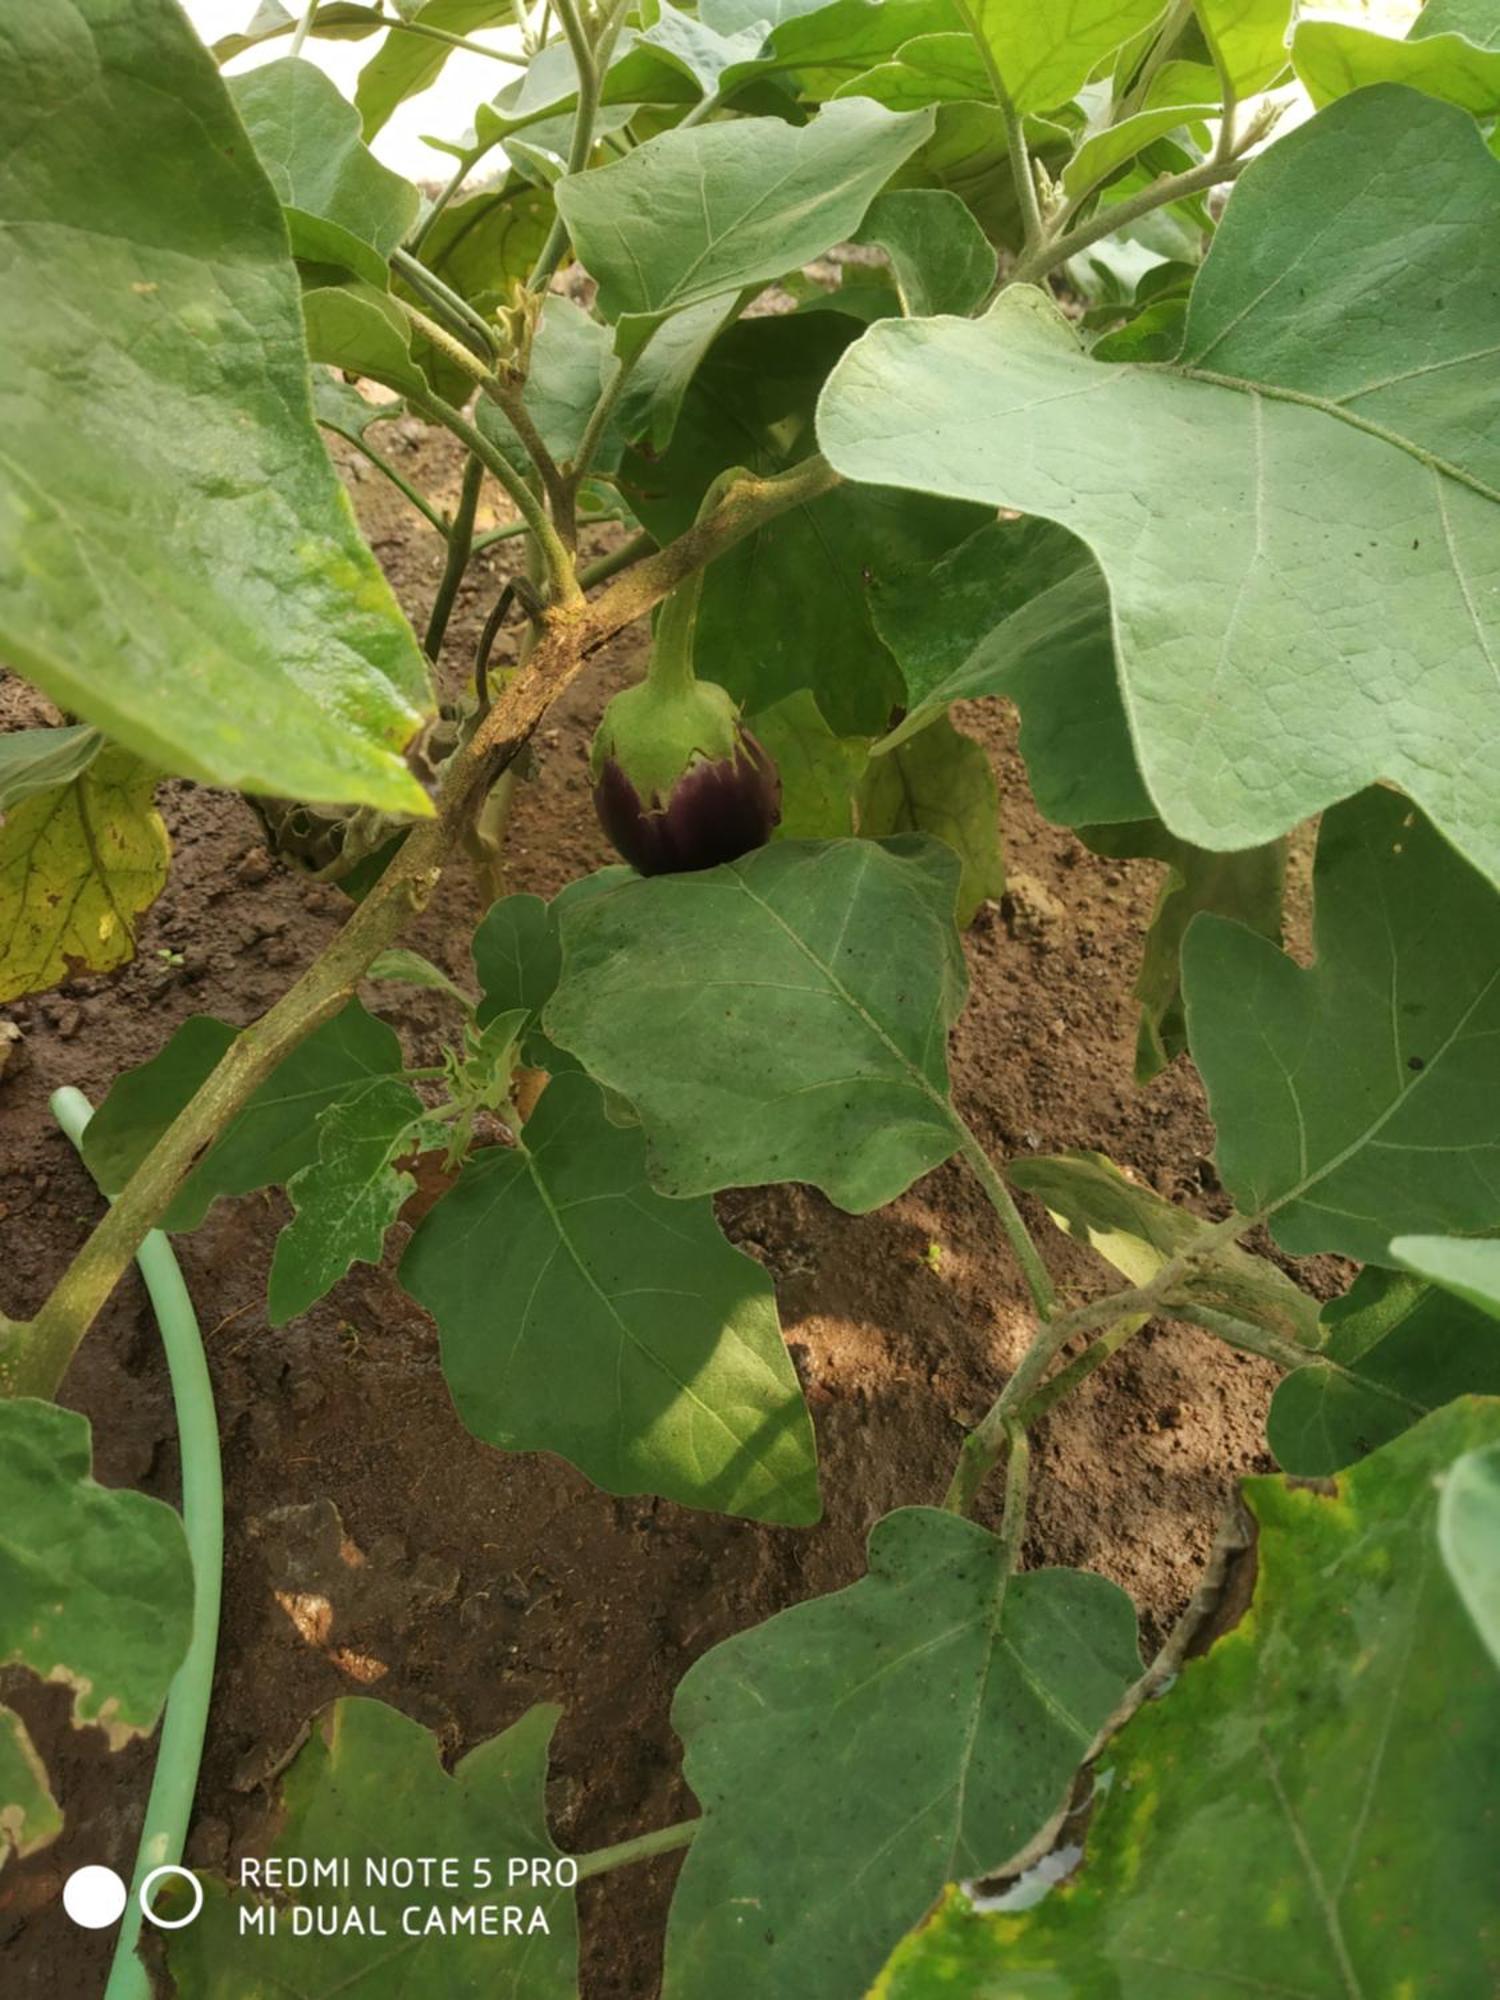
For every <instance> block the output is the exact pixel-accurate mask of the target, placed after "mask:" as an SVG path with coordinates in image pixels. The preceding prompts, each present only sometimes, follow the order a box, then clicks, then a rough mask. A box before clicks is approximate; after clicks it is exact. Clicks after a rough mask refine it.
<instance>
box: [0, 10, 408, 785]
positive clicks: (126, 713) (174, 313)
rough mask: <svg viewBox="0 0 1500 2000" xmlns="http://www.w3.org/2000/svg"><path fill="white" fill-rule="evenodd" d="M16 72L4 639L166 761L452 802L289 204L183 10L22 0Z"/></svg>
mask: <svg viewBox="0 0 1500 2000" xmlns="http://www.w3.org/2000/svg"><path fill="white" fill-rule="evenodd" d="M0 61H3V66H4V69H5V72H6V75H7V77H8V79H9V82H8V87H7V92H6V109H5V112H4V114H3V126H4V132H3V140H0V163H3V164H0V226H3V233H4V240H5V244H6V252H5V267H4V281H3V283H0V399H3V401H4V404H5V408H6V411H7V417H6V430H5V448H4V454H3V461H0V547H3V549H4V555H3V556H0V651H4V652H5V653H6V654H7V655H8V657H9V658H10V659H11V660H12V662H13V663H14V664H15V665H16V666H17V667H18V668H20V670H21V671H22V672H23V673H25V674H26V675H28V676H29V677H30V679H32V680H34V681H35V682H36V683H37V684H38V686H40V687H43V688H45V689H46V691H47V692H48V694H50V695H51V696H52V698H53V699H54V700H55V701H57V702H58V703H59V704H60V705H61V706H62V707H64V708H67V709H70V710H72V711H74V712H75V713H77V714H78V715H81V716H82V717H84V718H85V719H86V720H87V721H90V722H94V723H97V724H99V725H100V727H101V728H103V729H105V730H106V731H107V732H108V733H109V735H111V736H112V737H114V738H115V739H116V740H117V741H118V742H120V743H121V744H123V745H124V746H125V747H126V748H128V749H131V750H134V751H135V752H136V754H137V755H138V756H141V757H143V758H145V759H146V760H148V761H149V762H152V763H155V764H158V765H160V766H162V767H164V768H165V769H167V770H172V771H178V772H181V773H182V774H183V775H185V776H187V777H192V778H199V779H202V780H204V781H206V782H208V783H211V784H226V785H233V786H235V787H237V788H239V789H243V790H251V791H261V792H274V793H278V794H283V795H287V796H290V797H293V798H304V799H313V800H328V801H331V802H335V803H343V802H349V801H353V802H359V803H365V804H369V805H374V806H379V807H382V808H386V809H389V810H394V811H410V812H417V813H425V812H428V811H430V807H429V805H428V803H427V798H426V794H425V793H424V792H423V791H422V788H421V786H420V785H419V784H418V783H417V781H416V779H415V778H414V777H412V775H411V774H410V772H409V771H408V770H407V768H406V766H405V764H404V763H403V761H402V759H401V756H400V752H401V750H402V748H403V746H404V745H405V744H406V743H407V741H408V740H409V739H410V737H411V736H412V735H413V734H414V732H415V731H416V729H417V728H418V726H419V725H420V723H421V721H422V719H423V717H424V716H425V715H426V714H427V713H429V712H430V708H431V695H430V691H429V688H428V684H427V671H426V667H425V665H424V663H423V660H422V656H421V654H420V653H419V651H418V650H417V645H416V641H415V640H414V639H413V637H412V634H411V631H410V629H409V628H408V626H407V624H406V621H405V619H404V618H403V617H402V616H401V613H400V611H399V609H398V608H397V605H396V601H395V599H394V597H393V596H392V595H391V592H390V590H389V588H388V586H387V585H386V583H385V581H384V579H383V578H382V576H381V574H380V571H379V569H378V568H377V567H376V564H375V559H374V557H373V556H372V555H371V554H370V552H369V550H368V549H367V548H366V547H365V545H364V543H363V542H362V541H361V539H360V536H359V531H358V529H357V528H356V526H355V522H354V515H353V511H352V509H351V508H350V506H349V502H348V499H347V497H346V495H345V494H344V492H343V490H342V488H341V487H340V485H339V482H338V480H337V478H336V476H335V474H334V471H333V467H332V466H331V465H330V464H329V462H328V456H327V453H326V452H325V451H324V449H323V446H322V444H321V442H320V441H319V438H318V435H317V431H316V430H315V428H314V426H313V422H312V412H311V406H310V402H309V396H308V386H307V369H306V364H305V360H304V356H303V350H302V339H301V333H300V309H299V303H298V294H297V279H296V273H295V271H294V270H293V267H292V264H291V261H290V259H289V257H288V256H287V253H286V225H285V223H284V222H283V220H282V214H281V207H280V204H279V203H278V202H277V200H276V196H275V194H274V192H273V191H272V188H271V186H270V184H269V182H268V181H267V180H266V178H265V175H264V173H263V171H262V169H261V168H260V166H259V164H258V163H257V161H256V159H255V156H254V152H253V150H252V148H251V147H250V146H249V144H248V143H247V142H246V139H245V135H244V131H243V129H242V127H241V126H240V123H239V121H238V119H237V118H236V117H235V114H234V110H233V108H232V106H231V104H230V101H229V98H228V96H227V94H226V92H225V89H224V86H223V84H222V83H221V82H220V80H219V77H218V74H217V72H216V71H215V69H214V66H213V63H212V60H211V59H210V57H209V54H208V51H207V50H206V49H204V48H203V46H202V45H201V44H200V43H199V42H198V41H197V39H196V38H195V36H194V35H193V32H192V30H191V28H190V27H189V26H188V23H187V20H186V17H185V16H184V15H183V14H182V12H181V10H180V9H179V8H178V7H176V6H175V5H173V4H171V0H141V4H139V5H138V6H131V7H103V6H99V5H90V6H89V7H88V8H87V9H84V10H81V9H79V8H78V7H76V6H71V7H66V8H62V9H59V8H57V7H54V6H50V5H48V4H46V0H18V4H16V5H14V6H10V7H7V8H6V9H4V11H3V15H0ZM106 161H113V162H115V163H116V167H115V168H114V169H109V168H106V167H105V166H103V165H102V163H103V162H106ZM168 218H169V219H170V223H169V224H168V220H167V219H168Z"/></svg>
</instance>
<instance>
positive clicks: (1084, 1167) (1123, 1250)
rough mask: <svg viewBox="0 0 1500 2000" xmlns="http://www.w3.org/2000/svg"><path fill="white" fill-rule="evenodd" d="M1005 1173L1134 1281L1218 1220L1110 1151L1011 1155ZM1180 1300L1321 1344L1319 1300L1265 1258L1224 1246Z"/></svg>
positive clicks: (1191, 1273) (1167, 1307)
mask: <svg viewBox="0 0 1500 2000" xmlns="http://www.w3.org/2000/svg"><path fill="white" fill-rule="evenodd" d="M1005 1173H1006V1178H1007V1180H1009V1181H1010V1182H1012V1183H1013V1185H1014V1186H1016V1187H1018V1188H1020V1189H1021V1191H1022V1193H1023V1194H1030V1195H1035V1197H1036V1199H1037V1200H1038V1201H1039V1202H1041V1203H1042V1205H1043V1207H1044V1208H1045V1209H1046V1210H1047V1213H1048V1214H1049V1215H1050V1216H1051V1218H1052V1220H1053V1221H1054V1222H1055V1223H1056V1224H1057V1226H1058V1228H1059V1229H1061V1230H1064V1231H1066V1233H1067V1234H1068V1235H1069V1236H1073V1237H1076V1238H1077V1239H1078V1240H1079V1241H1080V1242H1081V1243H1087V1244H1088V1246H1089V1248H1090V1249H1091V1250H1093V1251H1094V1252H1095V1253H1096V1254H1097V1255H1098V1256H1100V1257H1102V1258H1103V1259H1104V1260H1105V1262H1106V1263H1108V1264H1110V1265H1112V1266H1113V1268H1114V1269H1115V1270H1116V1271H1118V1272H1119V1273H1120V1274H1121V1276H1122V1277H1125V1278H1128V1279H1129V1281H1130V1283H1131V1284H1132V1285H1144V1284H1149V1283H1150V1281H1151V1280H1152V1279H1153V1278H1154V1277H1155V1276H1156V1275H1157V1273H1158V1272H1159V1271H1160V1270H1161V1268H1162V1266H1163V1265H1164V1264H1165V1263H1166V1262H1167V1261H1168V1259H1169V1258H1172V1257H1177V1256H1181V1255H1182V1253H1183V1252H1184V1251H1186V1250H1190V1249H1191V1248H1192V1247H1193V1245H1194V1244H1195V1243H1196V1242H1198V1241H1199V1240H1200V1239H1201V1238H1202V1237H1204V1236H1206V1235H1207V1234H1208V1231H1209V1229H1210V1227H1211V1226H1212V1225H1211V1224H1209V1223H1207V1222H1205V1221H1204V1220H1203V1218H1202V1216H1199V1215H1193V1214H1191V1213H1190V1212H1189V1211H1188V1210H1187V1209H1185V1208H1178V1207H1177V1205H1176V1203H1175V1202H1170V1201H1167V1200H1165V1199H1164V1198H1163V1197H1162V1196H1161V1195H1159V1194H1156V1193H1154V1192H1153V1190H1152V1189H1150V1188H1148V1187H1142V1186H1141V1185H1140V1183H1139V1182H1138V1181H1133V1180H1130V1179H1128V1178H1127V1176H1126V1175H1125V1174H1124V1173H1122V1172H1121V1170H1120V1169H1119V1167H1117V1166H1116V1165H1115V1163H1114V1161H1113V1160H1111V1159H1108V1158H1106V1157H1105V1155H1104V1154H1103V1153H1056V1154H1052V1155H1043V1156H1042V1157H1040V1158H1037V1159H1030V1160H1025V1159H1023V1160H1012V1161H1011V1162H1010V1163H1009V1165H1008V1166H1007V1167H1006V1170H1005ZM1173 1305H1195V1306H1206V1307H1208V1308H1210V1309H1211V1310H1212V1311H1214V1312H1219V1313H1228V1314H1229V1315H1230V1316H1231V1317H1232V1318H1234V1319H1240V1320H1247V1321H1249V1323H1250V1324H1251V1325H1252V1326H1260V1327H1264V1328H1265V1329H1266V1331H1267V1332H1268V1333H1274V1334H1276V1335H1278V1336H1279V1337H1280V1338H1281V1339H1282V1340H1290V1341H1295V1342H1296V1343H1297V1344H1298V1345H1299V1346H1304V1347H1307V1348H1314V1347H1316V1346H1317V1343H1318V1308H1317V1302H1316V1301H1315V1300H1313V1299H1311V1298H1309V1297H1308V1295H1307V1293H1306V1292H1304V1291H1303V1290H1302V1289H1301V1288H1300V1287H1299V1286H1297V1285H1295V1284H1294V1283H1293V1282H1292V1280H1291V1279H1290V1278H1288V1277H1287V1276H1286V1275H1285V1273H1284V1272H1282V1271H1279V1270H1277V1268H1276V1266H1275V1265H1274V1264H1272V1263H1269V1262H1268V1261H1267V1260H1266V1259H1265V1258H1264V1257H1257V1256H1255V1255H1253V1254H1252V1253H1251V1252H1250V1251H1248V1250H1242V1249H1240V1248H1239V1246H1238V1245H1237V1244H1234V1243H1224V1244H1221V1245H1220V1246H1219V1248H1218V1249H1217V1250H1215V1251H1213V1252H1211V1253H1210V1254H1209V1255H1208V1256H1206V1257H1203V1258H1201V1259H1200V1260H1199V1261H1198V1262H1197V1263H1195V1264H1193V1265H1192V1266H1191V1267H1190V1268H1189V1269H1188V1270H1187V1272H1186V1273H1185V1274H1184V1276H1183V1278H1182V1280H1181V1282H1180V1283H1179V1284H1178V1285H1177V1286H1176V1287H1175V1288H1174V1290H1173V1292H1172V1294H1171V1297H1170V1299H1169V1300H1168V1301H1167V1302H1165V1303H1164V1305H1163V1308H1162V1309H1163V1311H1165V1312H1167V1313H1169V1314H1170V1311H1171V1308H1172V1306H1173Z"/></svg>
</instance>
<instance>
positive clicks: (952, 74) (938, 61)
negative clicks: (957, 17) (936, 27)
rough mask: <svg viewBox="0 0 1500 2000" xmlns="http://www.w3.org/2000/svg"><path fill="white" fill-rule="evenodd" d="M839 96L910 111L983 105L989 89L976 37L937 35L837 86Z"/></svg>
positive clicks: (906, 46)
mask: <svg viewBox="0 0 1500 2000" xmlns="http://www.w3.org/2000/svg"><path fill="white" fill-rule="evenodd" d="M839 94H840V95H841V96H848V97H872V98H874V100H875V101H876V103H877V104H884V105H888V106H889V107H890V108H891V109H892V110H893V111H913V110H918V109H920V108H921V107H923V106H925V105H929V104H967V103H969V102H970V101H971V100H972V101H979V100H984V99H987V98H988V97H989V96H990V94H991V87H990V80H989V76H988V73H987V72H986V70H985V67H984V59H983V57H982V56H981V55H980V53H979V50H978V48H977V47H976V46H975V43H974V38H973V37H972V36H971V35H967V34H958V33H953V32H943V31H936V32H934V33H931V34H923V35H914V36H913V37H912V39H911V40H910V41H909V42H906V43H904V44H903V45H902V47H900V48H899V49H897V50H896V51H895V52H894V53H893V55H892V57H891V58H890V60H889V61H886V62H883V63H877V64H876V65H875V67H874V68H873V69H870V70H867V71H866V72H865V74H864V75H863V76H858V77H855V78H853V79H852V80H851V81H849V82H847V83H843V84H841V85H840V86H839Z"/></svg>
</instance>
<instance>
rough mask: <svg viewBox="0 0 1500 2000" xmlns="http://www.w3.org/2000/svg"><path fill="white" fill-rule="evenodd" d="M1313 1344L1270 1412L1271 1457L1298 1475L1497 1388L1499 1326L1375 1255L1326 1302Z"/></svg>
mask: <svg viewBox="0 0 1500 2000" xmlns="http://www.w3.org/2000/svg"><path fill="white" fill-rule="evenodd" d="M1318 1349H1319V1352H1318V1358H1317V1359H1316V1360H1312V1359H1311V1358H1309V1362H1308V1365H1307V1367H1305V1368H1297V1369H1294V1370H1293V1372H1292V1373H1291V1374H1290V1375H1288V1376H1286V1377H1285V1379H1284V1380H1282V1381H1281V1382H1279V1383H1278V1384H1277V1386H1276V1394H1275V1395H1274V1396H1273V1397H1272V1399H1271V1408H1270V1412H1269V1414H1268V1415H1267V1417H1266V1441H1267V1443H1268V1444H1269V1445H1270V1447H1271V1449H1272V1451H1273V1452H1275V1454H1276V1460H1277V1463H1278V1464H1279V1465H1280V1466H1281V1468H1282V1470H1283V1471H1284V1472H1290V1473H1294V1474H1296V1475H1297V1476H1298V1477H1301V1478H1308V1479H1316V1478H1321V1477H1322V1476H1323V1475H1324V1474H1325V1473H1330V1472H1338V1471H1340V1470H1341V1469H1342V1468H1343V1467H1344V1466H1346V1465H1352V1464H1353V1463H1354V1462H1355V1460H1356V1459H1359V1458H1364V1457H1366V1456H1367V1455H1368V1454H1369V1453H1370V1452H1372V1451H1375V1450H1377V1449H1378V1448H1379V1447H1380V1446H1381V1445H1383V1444H1389V1443H1390V1441H1391V1439H1392V1438H1394V1437H1399V1436H1400V1435H1401V1433H1402V1431H1404V1430H1409V1429H1410V1428H1411V1426H1412V1425H1413V1424H1415V1423H1418V1422H1420V1420H1421V1419H1422V1418H1423V1417H1425V1416H1428V1415H1430V1414H1431V1412H1432V1411H1433V1410H1436V1409H1440V1408H1441V1407H1442V1405H1443V1404H1444V1403H1447V1402H1451V1401H1452V1399H1453V1398H1454V1397H1455V1396H1463V1395H1469V1394H1475V1395H1497V1394H1500V1327H1496V1325H1495V1324H1494V1322H1493V1320H1490V1319H1488V1318H1486V1316H1485V1315H1484V1314H1483V1313H1482V1312H1478V1311H1476V1310H1475V1309H1474V1307H1472V1306H1468V1305H1462V1304H1460V1303H1459V1302H1458V1301H1457V1300H1456V1299H1451V1298H1449V1297H1448V1295H1447V1293H1446V1292H1442V1291H1438V1290H1437V1289H1436V1288H1435V1287H1433V1286H1431V1285H1421V1284H1418V1283H1417V1281H1416V1280H1415V1279H1414V1278H1408V1277H1405V1276H1403V1275H1401V1274H1399V1273H1397V1272H1394V1271H1379V1270H1376V1269H1375V1268H1374V1266H1373V1265H1372V1266H1370V1267H1369V1268H1367V1269H1366V1270H1363V1271H1361V1272H1360V1274H1359V1276H1358V1277H1357V1278H1356V1279H1355V1281H1354V1283H1353V1285H1352V1286H1351V1288H1350V1289H1349V1291H1348V1292H1346V1293H1345V1294H1344V1296H1343V1298H1341V1299H1333V1300H1331V1301H1330V1302H1329V1304H1327V1305H1326V1306H1324V1308H1323V1314H1322V1323H1321V1326H1320V1328H1319V1339H1318Z"/></svg>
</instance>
